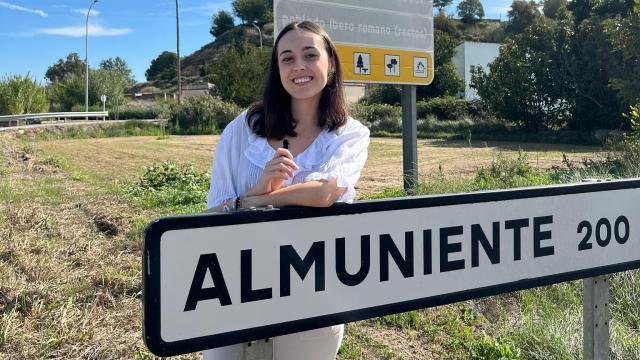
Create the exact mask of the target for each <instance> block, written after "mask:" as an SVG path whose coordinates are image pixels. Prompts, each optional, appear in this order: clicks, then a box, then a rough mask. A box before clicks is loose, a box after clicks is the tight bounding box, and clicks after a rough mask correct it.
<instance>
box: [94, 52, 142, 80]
mask: <svg viewBox="0 0 640 360" xmlns="http://www.w3.org/2000/svg"><path fill="white" fill-rule="evenodd" d="M100 69H102V70H107V71H114V72H115V73H116V74H118V75H119V77H121V78H122V80H123V81H124V82H125V84H126V86H132V85H133V84H135V82H136V81H135V79H134V78H133V71H131V69H130V68H129V65H128V64H127V62H126V61H125V60H124V59H123V58H121V57H119V56H116V57H115V58H108V59H106V60H102V61H101V62H100Z"/></svg>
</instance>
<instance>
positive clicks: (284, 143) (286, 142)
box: [282, 139, 289, 150]
mask: <svg viewBox="0 0 640 360" xmlns="http://www.w3.org/2000/svg"><path fill="white" fill-rule="evenodd" d="M282 147H283V148H285V149H287V150H289V140H287V139H284V140H282Z"/></svg>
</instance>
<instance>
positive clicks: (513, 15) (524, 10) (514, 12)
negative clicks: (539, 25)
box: [506, 0, 541, 35]
mask: <svg viewBox="0 0 640 360" xmlns="http://www.w3.org/2000/svg"><path fill="white" fill-rule="evenodd" d="M508 14H509V21H508V22H507V28H506V32H507V33H508V34H511V35H514V34H520V33H523V32H524V31H525V29H526V28H528V27H529V26H531V24H533V23H534V22H535V21H536V19H538V18H540V16H541V14H540V10H538V4H537V3H536V2H535V1H533V0H530V1H526V0H515V1H514V2H513V3H511V10H509V13H508Z"/></svg>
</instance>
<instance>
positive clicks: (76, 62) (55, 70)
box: [44, 53, 86, 83]
mask: <svg viewBox="0 0 640 360" xmlns="http://www.w3.org/2000/svg"><path fill="white" fill-rule="evenodd" d="M85 70H86V66H85V62H84V60H81V59H80V56H79V55H78V53H70V54H69V55H67V59H66V60H65V59H59V60H58V62H57V63H55V64H53V65H51V66H49V68H48V69H47V72H46V73H45V75H44V76H45V77H46V78H47V79H48V80H49V81H50V82H52V83H53V82H56V81H58V80H62V78H64V77H65V76H67V75H69V74H75V75H82V74H84V72H85Z"/></svg>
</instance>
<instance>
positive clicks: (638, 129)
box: [624, 103, 640, 148]
mask: <svg viewBox="0 0 640 360" xmlns="http://www.w3.org/2000/svg"><path fill="white" fill-rule="evenodd" d="M624 117H626V118H627V119H629V123H630V127H631V131H630V132H629V134H627V135H626V138H625V142H626V143H627V144H628V145H629V146H630V147H633V148H635V147H640V103H638V104H637V105H635V106H631V108H630V109H629V113H628V114H625V115H624Z"/></svg>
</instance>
